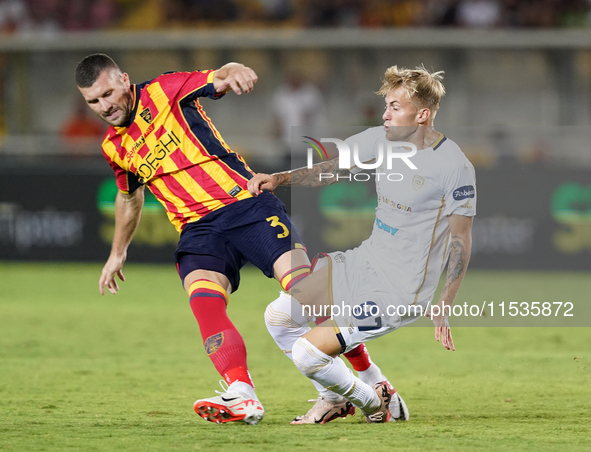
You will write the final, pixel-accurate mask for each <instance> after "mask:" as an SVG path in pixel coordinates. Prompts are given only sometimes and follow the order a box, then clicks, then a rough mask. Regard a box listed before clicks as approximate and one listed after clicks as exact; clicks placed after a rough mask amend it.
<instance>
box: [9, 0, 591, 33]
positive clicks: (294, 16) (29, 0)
mask: <svg viewBox="0 0 591 452" xmlns="http://www.w3.org/2000/svg"><path fill="white" fill-rule="evenodd" d="M222 24H225V25H227V26H235V27H236V26H237V27H240V26H248V27H252V26H274V27H276V26H285V27H366V28H379V27H420V26H430V27H436V26H448V27H472V28H494V27H496V28H498V27H504V28H510V27H524V28H551V27H584V26H589V25H591V0H0V32H3V33H12V32H31V31H32V32H49V33H50V32H58V31H84V30H103V29H120V30H122V29H127V30H129V29H131V30H142V29H144V30H154V29H167V28H190V27H207V26H214V25H215V26H220V25H222Z"/></svg>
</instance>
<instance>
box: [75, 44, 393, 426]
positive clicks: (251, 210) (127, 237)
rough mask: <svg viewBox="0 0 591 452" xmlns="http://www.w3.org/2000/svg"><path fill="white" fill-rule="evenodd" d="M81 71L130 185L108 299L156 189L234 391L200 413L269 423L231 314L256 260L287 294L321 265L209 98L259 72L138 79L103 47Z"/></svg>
mask: <svg viewBox="0 0 591 452" xmlns="http://www.w3.org/2000/svg"><path fill="white" fill-rule="evenodd" d="M75 78H76V83H77V85H78V88H79V90H80V92H81V94H82V96H83V97H84V99H85V101H86V103H87V104H88V106H89V107H90V108H91V109H92V110H93V111H94V112H95V113H96V114H97V115H98V116H99V117H100V118H101V119H103V120H104V121H105V122H107V123H108V124H109V125H110V127H109V129H108V130H107V133H106V136H105V139H104V141H103V144H102V150H103V155H104V157H105V159H106V160H107V161H108V163H109V164H110V166H111V167H112V168H113V170H114V171H115V175H116V180H117V186H118V188H119V192H118V194H117V198H116V202H115V212H116V222H115V233H114V237H113V244H112V248H111V253H110V256H109V258H108V260H107V262H106V264H105V266H104V268H103V271H102V274H101V277H100V280H99V290H100V292H101V294H104V290H105V286H106V287H107V289H108V290H109V291H110V292H111V293H113V294H115V293H116V292H117V291H118V290H119V286H118V284H117V282H116V277H118V278H119V279H120V280H122V281H124V277H123V273H122V268H123V264H124V262H125V260H126V258H127V248H128V246H129V244H130V242H131V239H132V236H133V233H134V231H135V229H136V227H137V225H138V223H139V221H140V216H141V210H142V205H143V199H144V194H143V193H144V192H143V190H144V187H146V186H147V187H148V189H149V190H150V191H151V192H152V193H153V194H154V195H155V196H156V198H157V199H158V200H159V201H160V202H161V203H162V205H163V206H164V207H165V209H166V212H167V214H168V217H169V219H170V221H171V222H172V224H173V225H174V226H175V227H176V229H177V231H178V232H179V233H180V239H179V244H178V247H177V251H176V263H177V270H178V272H179V275H180V277H181V280H182V281H183V286H184V288H185V290H186V292H187V294H188V295H189V298H190V306H191V309H192V311H193V314H194V315H195V317H196V319H197V322H198V323H199V327H200V331H201V335H202V338H203V344H204V347H205V350H206V352H207V354H208V356H209V357H210V359H211V360H212V362H213V364H214V366H215V368H216V369H217V371H218V372H219V373H220V375H221V376H222V377H223V379H224V381H225V382H226V384H227V386H228V387H227V388H226V392H225V393H223V394H221V395H220V396H218V397H212V398H209V399H201V400H198V401H197V402H195V406H194V408H195V411H196V412H197V413H198V414H199V415H201V416H202V417H203V418H204V419H206V420H209V421H212V422H222V423H223V422H231V421H244V422H247V423H249V424H257V423H258V422H260V420H261V419H262V417H263V415H264V410H263V407H262V405H261V403H260V402H259V400H258V398H257V396H256V394H255V392H254V384H253V382H252V380H251V377H250V374H249V372H248V367H247V363H246V347H245V345H244V341H243V339H242V337H241V335H240V333H239V332H238V330H237V329H236V328H235V326H234V325H233V323H232V322H231V321H230V319H229V318H228V316H227V313H226V305H227V303H228V295H229V294H230V293H231V292H233V291H236V290H237V289H238V286H239V283H240V268H241V267H242V266H243V265H244V264H245V263H246V261H250V262H252V263H253V264H254V265H256V266H257V267H259V268H260V269H261V270H262V271H263V273H264V274H265V275H266V276H268V277H275V278H276V279H277V280H278V281H279V282H280V283H281V285H282V287H283V289H284V290H286V291H289V290H290V289H291V287H292V286H293V285H294V284H296V283H298V282H299V281H301V280H302V279H303V278H305V277H306V276H307V275H308V272H309V268H310V262H309V260H308V257H307V255H306V252H305V248H304V245H303V242H302V240H301V238H300V236H299V234H298V232H297V230H296V228H295V227H294V226H293V225H292V223H291V221H290V219H289V217H288V215H287V213H286V211H285V206H284V205H283V203H281V201H279V200H278V199H277V198H276V197H275V196H274V195H273V194H271V193H266V194H264V195H261V196H259V197H253V196H252V195H251V194H250V193H249V191H248V189H247V182H248V180H250V179H251V178H252V177H253V172H252V171H251V170H250V168H249V167H248V165H247V164H246V162H245V161H244V159H242V157H240V156H239V155H238V154H236V153H235V152H233V151H232V150H231V149H230V148H229V147H228V145H227V144H226V143H225V141H224V140H223V138H222V136H221V135H220V133H219V132H218V131H217V129H216V128H215V126H214V125H213V123H212V122H211V120H210V119H209V117H208V116H207V115H206V114H205V112H204V110H203V108H202V106H201V104H200V102H199V98H200V97H209V98H211V99H218V98H220V97H222V96H223V95H224V94H225V93H226V92H228V91H230V90H232V91H234V92H235V93H236V94H237V95H241V94H242V93H248V92H250V91H251V90H252V89H253V86H254V84H255V83H256V81H257V76H256V74H255V72H254V71H253V70H252V69H250V68H247V67H245V66H243V65H241V64H238V63H229V64H226V65H224V66H223V67H221V68H220V69H218V70H206V71H195V72H171V73H166V74H162V75H161V76H159V77H156V78H155V79H153V80H150V81H147V82H144V83H139V84H131V83H130V80H129V76H128V75H127V74H125V73H123V72H122V71H121V70H120V69H119V67H118V66H117V64H116V63H115V62H114V61H113V60H112V59H111V58H110V57H108V56H107V55H104V54H94V55H89V56H88V57H86V58H84V59H83V60H82V61H81V62H80V63H79V64H78V66H77V68H76V74H75ZM349 356H350V357H351V361H352V362H353V364H354V366H355V368H356V369H358V370H359V369H361V370H364V369H365V370H366V372H368V373H373V374H381V372H380V371H379V368H377V366H375V365H373V364H372V363H371V361H370V359H369V355H368V354H367V352H366V350H365V348H364V347H363V346H360V347H359V348H357V349H355V350H352V352H351V353H350V355H349ZM345 415H346V414H345Z"/></svg>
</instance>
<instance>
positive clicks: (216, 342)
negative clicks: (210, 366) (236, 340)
mask: <svg viewBox="0 0 591 452" xmlns="http://www.w3.org/2000/svg"><path fill="white" fill-rule="evenodd" d="M223 343H224V333H217V334H214V335H213V336H209V337H208V338H207V339H206V340H205V343H204V344H203V346H204V347H205V352H206V353H207V354H208V355H211V354H212V353H215V352H217V351H218V349H219V348H220V347H221V346H222V344H223Z"/></svg>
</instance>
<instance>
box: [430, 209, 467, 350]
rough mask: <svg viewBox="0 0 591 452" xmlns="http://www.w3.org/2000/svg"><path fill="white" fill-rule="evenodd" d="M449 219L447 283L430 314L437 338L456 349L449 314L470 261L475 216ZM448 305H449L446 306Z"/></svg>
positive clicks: (457, 216)
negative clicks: (449, 237)
mask: <svg viewBox="0 0 591 452" xmlns="http://www.w3.org/2000/svg"><path fill="white" fill-rule="evenodd" d="M448 220H449V229H450V232H451V244H450V253H449V261H448V263H447V274H446V277H445V285H444V286H443V290H442V291H441V295H440V296H439V302H438V303H437V307H433V308H432V309H431V312H429V315H431V318H432V320H433V324H434V325H435V340H437V341H439V340H441V345H443V346H444V347H445V348H446V349H448V350H453V351H455V347H454V342H453V338H452V336H451V328H450V326H449V320H448V314H449V310H450V309H451V305H452V304H453V302H454V300H455V298H456V295H457V293H458V290H459V289H460V284H462V279H464V275H465V274H466V269H467V268H468V262H469V261H470V254H471V252H472V220H473V217H466V216H463V215H450V217H449V218H448ZM446 306H449V307H447V308H446ZM435 314H437V315H435Z"/></svg>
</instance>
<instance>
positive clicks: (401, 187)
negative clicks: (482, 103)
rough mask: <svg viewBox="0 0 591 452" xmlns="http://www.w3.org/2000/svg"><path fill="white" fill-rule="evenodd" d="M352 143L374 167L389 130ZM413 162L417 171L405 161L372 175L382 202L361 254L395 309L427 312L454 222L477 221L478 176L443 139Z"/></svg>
mask: <svg viewBox="0 0 591 452" xmlns="http://www.w3.org/2000/svg"><path fill="white" fill-rule="evenodd" d="M346 143H347V144H348V145H349V148H350V149H354V145H355V144H357V145H358V146H359V148H358V149H359V161H360V162H369V161H372V160H374V159H376V158H379V156H378V152H379V150H378V149H379V148H380V143H381V144H382V146H384V145H387V143H388V141H387V140H386V137H385V131H384V129H383V128H382V127H374V128H370V129H367V130H366V131H364V132H361V133H359V134H357V135H354V136H352V137H350V138H348V139H347V140H346ZM384 149H385V148H384ZM400 151H401V152H407V151H408V149H400ZM384 160H385V158H384ZM409 160H410V161H411V162H412V163H413V164H414V166H416V167H417V169H416V170H414V169H411V168H410V167H409V166H408V165H407V164H406V163H405V162H404V161H403V160H402V159H400V158H394V159H392V165H391V169H388V168H387V162H386V161H382V164H381V166H380V167H379V168H377V169H375V170H372V171H373V172H375V173H376V174H375V175H374V176H372V177H375V180H376V189H377V196H378V206H377V208H376V220H375V222H374V225H373V231H372V234H371V236H370V237H369V238H368V239H367V240H365V241H364V242H363V243H362V244H361V245H360V247H359V251H360V252H361V253H362V255H363V256H364V257H365V258H366V259H367V261H368V262H369V263H370V264H371V265H372V267H374V269H375V270H376V272H377V273H378V275H381V277H382V278H383V279H384V282H386V284H390V288H391V290H392V292H393V293H392V295H393V299H392V301H393V302H394V303H395V304H407V305H411V304H419V305H421V306H426V305H427V304H428V303H429V302H431V301H432V297H433V294H434V292H435V290H436V288H437V284H438V283H439V278H440V276H441V273H442V272H443V269H444V268H445V265H446V263H447V258H448V256H449V243H450V230H449V223H448V219H447V218H448V216H450V215H451V214H456V215H464V216H474V215H476V176H475V172H474V167H473V166H472V164H471V163H470V161H469V160H468V159H467V158H466V156H465V155H464V153H463V152H462V151H461V150H460V148H459V147H458V145H457V144H456V143H454V142H453V141H451V140H450V139H448V138H446V137H445V136H443V135H441V136H440V137H439V139H438V140H437V141H436V142H435V143H433V145H432V146H431V147H428V148H425V149H421V150H418V151H417V153H416V154H415V155H414V156H413V157H410V158H409ZM359 171H360V170H359V169H358V168H356V167H355V168H353V169H352V170H351V172H353V173H356V172H359ZM397 174H399V175H402V180H400V181H397V180H398V179H401V177H400V176H398V175H397ZM388 175H390V176H388ZM388 178H389V179H390V180H388ZM358 183H362V182H358Z"/></svg>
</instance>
